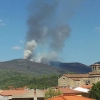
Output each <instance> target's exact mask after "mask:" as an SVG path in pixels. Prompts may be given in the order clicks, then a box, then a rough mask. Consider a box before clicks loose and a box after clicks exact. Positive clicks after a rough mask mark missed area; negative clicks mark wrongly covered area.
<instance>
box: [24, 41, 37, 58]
mask: <svg viewBox="0 0 100 100" xmlns="http://www.w3.org/2000/svg"><path fill="white" fill-rule="evenodd" d="M36 47H37V43H36V42H35V40H32V41H28V42H27V43H26V46H25V50H24V59H30V58H31V57H32V52H33V51H34V50H35V49H36Z"/></svg>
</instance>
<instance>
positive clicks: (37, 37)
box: [24, 0, 77, 63]
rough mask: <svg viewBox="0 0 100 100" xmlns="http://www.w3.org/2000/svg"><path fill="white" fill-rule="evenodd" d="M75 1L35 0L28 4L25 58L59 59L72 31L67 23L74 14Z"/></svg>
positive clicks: (38, 59)
mask: <svg viewBox="0 0 100 100" xmlns="http://www.w3.org/2000/svg"><path fill="white" fill-rule="evenodd" d="M76 1H77V0H76ZM73 2H74V4H73ZM73 2H72V0H33V2H31V4H30V5H29V6H28V11H29V18H28V20H27V25H28V31H27V34H26V44H25V50H24V58H25V59H34V60H35V61H37V62H42V63H48V62H49V61H52V60H58V59H59V53H60V52H61V50H62V49H63V46H64V42H65V40H66V38H67V37H68V36H69V33H70V31H71V29H70V27H69V26H68V24H66V23H67V20H68V19H69V18H70V17H71V16H72V15H73V12H72V11H71V10H72V6H73V5H75V1H74V0H73ZM43 48H44V49H43ZM37 49H38V50H37ZM36 51H38V52H36Z"/></svg>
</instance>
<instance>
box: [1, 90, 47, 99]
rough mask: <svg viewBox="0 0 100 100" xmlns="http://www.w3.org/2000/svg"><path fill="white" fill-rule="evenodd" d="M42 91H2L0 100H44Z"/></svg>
mask: <svg viewBox="0 0 100 100" xmlns="http://www.w3.org/2000/svg"><path fill="white" fill-rule="evenodd" d="M44 94H45V92H44V91H43V90H38V89H36V90H34V89H32V90H2V91H1V92H0V100H44Z"/></svg>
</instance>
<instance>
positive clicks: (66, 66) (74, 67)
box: [50, 61, 91, 73]
mask: <svg viewBox="0 0 100 100" xmlns="http://www.w3.org/2000/svg"><path fill="white" fill-rule="evenodd" d="M50 65H51V66H55V67H56V68H60V69H62V70H66V71H69V72H75V73H88V72H91V66H87V65H84V64H81V63H62V62H57V61H52V62H51V63H50Z"/></svg>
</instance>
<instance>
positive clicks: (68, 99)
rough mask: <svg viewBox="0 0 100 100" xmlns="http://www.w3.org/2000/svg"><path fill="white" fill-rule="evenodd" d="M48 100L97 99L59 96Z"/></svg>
mask: <svg viewBox="0 0 100 100" xmlns="http://www.w3.org/2000/svg"><path fill="white" fill-rule="evenodd" d="M48 100H95V99H91V98H86V97H82V96H76V95H69V96H57V97H53V98H49V99H48Z"/></svg>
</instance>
